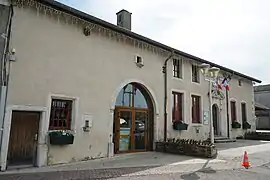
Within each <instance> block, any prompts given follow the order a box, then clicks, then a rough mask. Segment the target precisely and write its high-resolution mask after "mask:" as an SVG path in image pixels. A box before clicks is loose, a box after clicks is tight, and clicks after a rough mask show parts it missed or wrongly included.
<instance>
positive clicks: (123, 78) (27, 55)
mask: <svg viewBox="0 0 270 180" xmlns="http://www.w3.org/2000/svg"><path fill="white" fill-rule="evenodd" d="M12 32H13V33H12V43H11V46H12V47H15V48H16V50H17V51H16V52H17V57H18V61H17V62H16V63H14V64H13V65H12V68H11V71H12V75H11V81H10V90H9V95H8V105H33V106H42V107H46V108H47V110H48V112H49V109H50V98H51V97H50V96H51V95H52V94H54V95H55V94H56V95H57V94H58V95H64V96H67V97H71V98H77V101H76V102H77V106H76V107H77V108H76V109H75V116H74V119H73V129H74V130H75V131H76V136H75V143H74V145H70V146H67V147H54V146H49V153H48V154H49V157H50V158H49V162H48V163H50V164H55V163H66V162H70V161H75V160H82V159H86V158H89V157H90V158H91V157H94V158H96V157H103V156H106V155H107V149H108V143H109V142H110V140H111V138H110V135H111V134H112V130H113V128H112V123H113V109H112V108H113V107H114V101H115V99H116V96H117V94H118V92H119V91H120V90H121V88H122V87H123V86H124V85H125V84H126V83H129V82H131V81H135V82H139V83H142V84H143V85H144V86H145V87H146V88H147V89H148V91H149V92H151V94H152V99H153V100H154V104H155V117H154V121H155V135H154V137H155V140H158V139H162V138H163V123H164V121H163V98H164V96H163V94H164V93H163V89H164V86H163V85H164V84H163V74H162V72H161V71H162V65H163V62H164V60H165V59H166V57H167V56H161V55H158V54H156V53H153V52H150V51H148V50H142V49H140V48H137V47H136V46H134V45H130V44H126V43H124V42H119V41H117V40H115V39H113V38H108V37H106V36H102V35H98V34H95V33H93V34H91V35H90V36H88V37H86V36H84V34H83V33H82V27H80V26H78V25H77V26H76V25H72V24H66V23H65V22H64V21H59V20H58V19H57V18H55V17H52V16H51V15H44V14H43V13H41V12H39V13H37V12H36V10H35V9H29V8H27V7H24V8H23V9H21V8H15V15H14V25H13V27H12ZM136 54H139V55H140V56H142V57H143V59H144V65H145V66H144V67H143V68H138V67H137V66H136V65H135V63H134V58H135V55H136ZM192 63H195V62H193V61H191V60H189V59H184V68H183V70H184V75H183V80H178V79H174V78H172V64H171V63H170V65H169V68H168V72H169V74H168V79H169V81H168V88H169V91H168V97H169V101H168V112H169V115H168V122H169V123H168V136H169V137H181V138H194V139H206V138H207V137H208V132H209V125H202V124H192V123H191V103H190V101H191V94H195V95H201V96H202V97H201V99H202V112H203V110H208V107H209V106H208V105H209V103H208V96H207V92H208V84H207V82H206V81H204V79H203V77H202V75H201V78H200V79H201V83H200V84H197V83H192V82H191V64H192ZM236 82H237V81H236V80H234V79H233V80H232V81H231V92H230V98H235V99H236V101H237V107H238V108H237V110H238V111H237V117H238V118H239V120H240V116H241V113H240V111H239V110H240V109H239V108H240V102H241V101H246V102H247V112H248V119H249V120H252V118H253V117H252V114H251V112H252V83H251V82H249V81H247V82H244V83H243V86H242V87H238V85H237V83H236ZM172 91H181V92H184V98H185V105H184V110H185V111H184V117H185V122H188V123H189V124H190V126H189V129H188V131H185V132H181V133H180V132H176V131H174V130H172V124H171V104H172V102H171V92H172ZM215 103H218V105H219V107H220V108H221V109H222V110H221V115H220V121H221V122H222V123H221V125H220V126H221V130H222V135H224V136H226V127H227V126H226V113H225V112H226V106H225V102H219V101H216V102H215ZM221 104H222V105H221ZM85 113H91V114H92V115H93V127H92V128H91V130H90V132H83V130H82V127H83V125H84V121H83V115H84V114H85ZM47 117H49V114H48V116H47ZM47 123H48V120H47ZM196 128H199V133H196ZM42 133H43V134H46V133H47V132H46V131H45V132H42ZM242 133H243V131H242V130H239V131H235V130H232V135H233V136H234V137H235V136H237V135H239V134H242ZM44 141H45V139H44Z"/></svg>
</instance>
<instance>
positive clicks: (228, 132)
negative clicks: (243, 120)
mask: <svg viewBox="0 0 270 180" xmlns="http://www.w3.org/2000/svg"><path fill="white" fill-rule="evenodd" d="M226 110H227V135H228V138H230V116H229V92H228V90H227V89H226Z"/></svg>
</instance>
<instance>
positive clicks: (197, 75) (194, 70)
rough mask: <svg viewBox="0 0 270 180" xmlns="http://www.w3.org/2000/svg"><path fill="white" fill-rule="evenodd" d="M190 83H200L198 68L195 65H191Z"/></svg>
mask: <svg viewBox="0 0 270 180" xmlns="http://www.w3.org/2000/svg"><path fill="white" fill-rule="evenodd" d="M194 73H195V74H194ZM195 75H196V77H195ZM191 81H192V82H194V83H200V70H199V67H198V66H197V65H195V64H192V65H191Z"/></svg>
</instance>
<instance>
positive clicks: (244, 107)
mask: <svg viewBox="0 0 270 180" xmlns="http://www.w3.org/2000/svg"><path fill="white" fill-rule="evenodd" d="M241 112H242V123H244V122H247V109H246V103H241Z"/></svg>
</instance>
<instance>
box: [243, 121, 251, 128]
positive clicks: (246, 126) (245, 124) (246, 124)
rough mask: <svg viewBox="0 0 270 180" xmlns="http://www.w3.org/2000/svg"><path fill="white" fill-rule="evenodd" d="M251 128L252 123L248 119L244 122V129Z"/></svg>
mask: <svg viewBox="0 0 270 180" xmlns="http://www.w3.org/2000/svg"><path fill="white" fill-rule="evenodd" d="M250 128H251V125H250V124H249V123H248V122H247V121H245V122H244V123H243V129H250Z"/></svg>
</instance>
